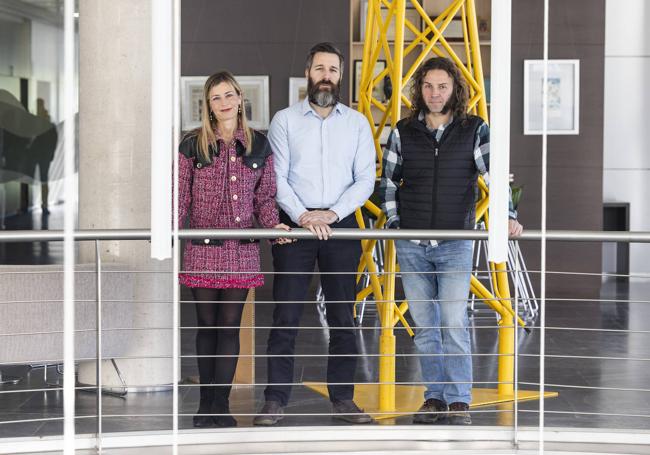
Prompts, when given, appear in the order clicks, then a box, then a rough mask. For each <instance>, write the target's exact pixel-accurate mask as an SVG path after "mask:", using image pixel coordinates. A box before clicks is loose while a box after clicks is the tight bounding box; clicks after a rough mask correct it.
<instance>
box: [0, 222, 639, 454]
mask: <svg viewBox="0 0 650 455" xmlns="http://www.w3.org/2000/svg"><path fill="white" fill-rule="evenodd" d="M277 237H288V238H295V239H312V238H314V236H313V234H311V233H310V232H309V231H307V230H305V229H294V230H292V231H290V232H287V231H283V230H275V229H212V230H182V231H179V238H180V239H203V238H214V239H248V238H254V239H274V238H277ZM149 238H150V231H149V230H144V229H143V230H81V231H76V232H75V233H74V240H75V241H93V242H95V257H96V262H95V270H94V273H95V274H96V276H97V288H96V300H95V301H96V303H97V313H96V324H97V328H96V343H97V348H96V350H97V356H96V358H87V359H77V361H79V360H92V361H97V371H96V374H97V381H98V382H97V385H96V386H79V387H76V389H77V390H96V391H97V414H96V415H95V414H93V415H83V416H76V418H79V419H89V418H96V419H97V421H98V427H97V434H96V438H97V439H101V438H102V437H103V430H102V423H101V422H102V418H118V417H129V416H131V417H137V416H142V417H146V416H149V417H152V416H158V417H172V418H173V419H175V420H177V419H178V418H179V417H184V416H190V415H192V414H187V413H182V412H174V413H158V414H111V415H106V414H103V410H102V384H101V377H102V376H101V373H102V371H101V364H102V360H104V359H102V354H101V353H102V349H101V348H102V332H106V331H118V330H158V329H160V330H196V329H198V327H195V326H191V325H190V326H181V325H179V326H178V327H158V328H155V327H154V328H152V327H141V328H140V327H117V328H102V319H101V316H102V302H103V301H102V295H101V292H102V280H101V277H102V274H106V273H111V272H112V271H107V270H102V261H101V254H100V248H99V242H100V241H109V240H117V241H119V240H129V241H130V240H144V241H146V240H149ZM332 238H333V239H350V240H352V239H383V240H393V239H437V240H450V239H472V240H485V239H487V232H485V231H433V230H431V231H423V230H406V229H404V230H381V229H335V230H334V232H333V234H332ZM63 240H64V234H63V231H3V232H0V243H6V242H42V241H63ZM518 240H521V241H537V240H542V241H577V242H643V243H650V232H611V231H608V232H601V231H547V232H541V231H534V230H529V231H527V232H525V233H524V234H523V235H522V236H520V237H518ZM151 272H156V273H171V272H160V271H151ZM509 272H512V271H509ZM541 272H544V273H565V274H578V275H593V274H589V273H580V272H549V271H541ZM541 272H540V271H533V270H529V273H533V274H535V273H541ZM6 273H11V272H6ZM84 273H93V271H87V272H84ZM596 275H598V274H596ZM649 278H650V277H649ZM513 299H514V300H516V299H517V296H516V295H515V296H514V297H513ZM554 301H573V302H577V303H584V302H586V301H592V302H598V303H622V302H624V303H650V300H638V299H637V300H633V299H607V300H601V299H573V298H568V299H565V298H559V299H554V298H544V299H543V300H542V302H541V303H542V306H543V305H544V304H545V303H547V302H554ZM191 302H193V301H181V303H191ZM2 303H6V302H0V304H2ZM160 303H166V302H160ZM256 303H267V304H272V303H273V301H259V302H256ZM515 308H516V306H515ZM496 327H497V326H496V325H483V326H477V327H474V328H473V329H474V330H476V329H494V328H496ZM215 328H216V329H219V328H226V327H215ZM241 328H250V329H255V330H269V329H271V328H272V327H269V326H251V327H244V326H242V327H241ZM298 328H299V329H300V330H323V327H322V326H318V325H315V326H301V327H296V329H298ZM327 329H328V330H336V329H338V328H337V327H328V328H327ZM357 329H358V330H359V331H368V330H370V331H372V330H377V329H379V328H378V327H358V328H357ZM531 329H532V330H533V332H541V335H539V336H544V335H543V334H544V331H546V330H549V331H558V332H560V331H575V332H594V333H596V332H608V333H624V334H632V333H634V334H648V333H650V331H646V330H625V329H615V328H611V329H609V328H588V327H561V326H543V327H535V326H533V327H531ZM81 331H94V330H93V329H80V330H77V331H76V332H81ZM35 333H63V332H62V331H49V332H34V333H28V332H25V333H11V334H0V337H2V338H4V337H7V336H17V335H32V334H35ZM515 336H519V335H518V331H516V330H515ZM518 346H519V343H515V348H516V349H517V348H518ZM246 356H247V355H246V354H243V355H241V357H246ZM248 356H249V357H250V356H251V355H248ZM331 356H332V355H330V354H297V355H295V357H297V358H300V357H311V358H318V357H322V358H329V357H331ZM359 356H362V357H365V358H367V359H372V358H377V357H380V356H381V354H369V353H362V354H359ZM419 356H420V354H417V353H398V354H395V357H403V358H411V357H412V358H417V357H419ZM471 356H472V357H473V358H481V357H491V356H498V354H496V353H492V354H489V353H488V354H486V353H472V354H471ZM154 357H155V358H169V359H174V358H175V356H154ZM154 357H146V358H154ZM196 357H198V356H197V355H179V356H178V357H176V359H178V360H180V359H187V358H196ZM252 357H257V358H266V357H269V355H268V354H263V355H257V354H253V355H252ZM515 357H517V358H521V359H538V360H539V359H540V355H539V354H534V353H520V352H516V353H515ZM119 358H120V357H116V359H119ZM122 358H125V359H126V358H135V357H129V356H124V357H122ZM544 359H569V360H571V359H573V360H578V359H581V360H591V361H632V362H639V363H645V362H648V361H650V359H649V358H645V357H643V356H636V357H634V356H632V357H630V356H626V355H619V356H597V355H562V354H545V355H544ZM58 360H60V359H49V360H43V361H42V363H47V362H57V361H58ZM39 363H41V362H39ZM9 364H10V363H0V368H2V366H3V365H4V366H7V365H9ZM11 364H18V363H15V362H13V363H11ZM366 383H367V384H379V383H378V382H372V381H369V382H366ZM496 383H497V382H495V381H476V382H474V383H473V384H475V385H490V384H496ZM395 384H396V385H404V386H408V385H423V384H425V383H424V382H422V381H419V382H414V381H395ZM515 384H520V385H526V386H532V387H536V386H540V385H541V384H540V383H539V382H535V381H519V380H515ZM124 385H125V386H128V384H124ZM199 385H200V384H180V385H179V387H186V388H192V387H198V386H199ZM254 385H255V386H265V385H267V384H266V383H261V382H256V383H255V384H254ZM291 385H296V384H295V383H291ZM545 386H547V387H551V388H558V389H574V390H585V391H589V390H598V391H619V392H632V393H647V392H650V390H649V389H645V388H635V387H591V386H584V385H582V386H581V385H576V384H562V383H557V384H556V383H548V384H545ZM47 390H62V389H61V388H45V389H27V390H0V396H2V395H5V394H10V393H27V392H34V391H47ZM511 412H513V411H512V410H508V409H496V410H474V409H473V410H472V413H477V414H480V413H511ZM514 412H515V414H516V413H517V412H522V413H535V412H539V411H536V410H535V409H518V404H517V400H516V398H515V408H514ZM544 412H546V413H549V414H563V413H566V414H570V413H572V414H576V415H583V416H591V415H593V416H598V415H600V416H610V417H630V418H632V417H633V418H641V419H648V422H649V423H648V428H649V429H650V415H645V414H639V413H632V414H626V413H623V412H622V413H591V412H581V411H572V412H569V411H567V412H564V411H557V410H544ZM374 414H375V415H379V414H380V413H374ZM392 414H394V415H406V414H413V412H412V411H408V412H407V411H395V412H394V413H392ZM233 415H235V416H254V415H256V414H254V413H249V412H248V413H247V412H237V413H233ZM291 415H293V416H319V415H323V416H326V415H330V414H328V413H300V412H295V413H292V414H291ZM61 419H62V417H48V418H39V419H21V420H14V421H2V422H0V426H1V425H3V424H7V423H27V422H37V421H50V420H52V421H56V420H61ZM514 428H515V432H514V435H513V437H512V439H513V440H514V441H516V442H517V443H519V442H522V441H523V440H526V437H524V439H523V440H522V439H521V438H520V437H519V435H518V433H517V432H518V431H519V432H520V433H519V434H522V433H521V431H523V430H521V429H518V428H517V421H516V419H515V422H514ZM618 439H619V442H620V443H624V442H625V441H623V439H622V438H618ZM637 440H638V439H636V440H635V441H637ZM649 440H650V439H649ZM1 444H2V441H1V440H0V451H1V448H2V446H1ZM98 446H100V444H98Z"/></svg>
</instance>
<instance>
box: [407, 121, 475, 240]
mask: <svg viewBox="0 0 650 455" xmlns="http://www.w3.org/2000/svg"><path fill="white" fill-rule="evenodd" d="M482 122H483V120H482V119H481V118H480V117H475V116H468V117H467V118H464V119H458V120H454V121H453V122H452V123H451V124H450V125H449V126H447V127H446V128H445V131H444V133H443V135H442V137H441V139H440V142H438V141H436V139H435V136H434V134H433V133H431V132H430V131H428V130H427V127H426V125H425V124H424V123H423V122H421V121H419V120H415V119H404V120H401V121H400V122H399V123H398V124H397V129H398V130H399V134H400V140H401V145H402V147H401V148H402V158H403V167H402V186H401V187H400V188H399V191H398V196H399V205H398V207H399V216H400V227H402V228H404V229H474V224H475V210H476V209H475V202H476V195H477V188H476V179H477V177H478V170H477V169H476V163H475V161H474V146H475V141H476V132H477V130H478V128H479V126H480V125H481V123H482Z"/></svg>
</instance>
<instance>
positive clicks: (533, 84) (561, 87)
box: [524, 60, 580, 135]
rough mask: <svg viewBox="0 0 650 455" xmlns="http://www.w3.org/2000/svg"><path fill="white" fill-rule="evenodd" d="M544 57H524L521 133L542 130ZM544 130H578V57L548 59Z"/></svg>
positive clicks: (571, 132) (551, 131)
mask: <svg viewBox="0 0 650 455" xmlns="http://www.w3.org/2000/svg"><path fill="white" fill-rule="evenodd" d="M543 80H544V61H543V60H524V134H526V135H539V134H542V118H543V116H542V101H543V97H544V93H543V92H544V90H543ZM547 87H548V89H547V91H548V97H547V99H548V102H547V133H548V134H558V135H559V134H579V132H580V125H579V123H580V60H549V61H548V79H547Z"/></svg>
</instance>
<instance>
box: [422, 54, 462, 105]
mask: <svg viewBox="0 0 650 455" xmlns="http://www.w3.org/2000/svg"><path fill="white" fill-rule="evenodd" d="M431 70H442V71H445V72H446V73H447V74H449V76H450V77H451V78H452V79H453V81H454V92H453V93H452V95H451V98H450V99H449V102H450V108H451V112H452V114H453V116H454V117H456V118H464V117H465V116H467V105H468V103H469V88H468V87H467V82H465V79H464V78H463V76H462V75H461V73H460V70H459V69H458V67H457V66H456V64H455V63H454V62H452V61H451V60H449V59H448V58H446V57H433V58H430V59H429V60H427V61H426V62H424V63H423V64H422V66H420V67H419V68H418V69H417V71H416V72H415V74H414V75H413V85H412V86H411V104H412V106H411V117H413V118H417V116H418V114H419V112H420V111H425V112H427V110H428V108H427V105H426V103H425V102H424V99H423V98H422V81H423V80H424V77H425V76H426V75H427V73H428V72H429V71H431Z"/></svg>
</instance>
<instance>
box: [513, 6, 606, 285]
mask: <svg viewBox="0 0 650 455" xmlns="http://www.w3.org/2000/svg"><path fill="white" fill-rule="evenodd" d="M512 8H513V30H512V93H511V94H512V125H511V126H512V133H511V138H510V139H511V155H510V163H511V172H513V173H514V174H515V181H516V183H517V184H520V185H521V184H523V185H524V186H525V188H524V193H523V200H522V202H521V204H522V205H521V207H520V210H519V213H520V219H521V221H522V223H523V224H524V225H525V227H528V228H532V229H539V228H540V223H541V178H542V170H541V162H542V153H541V150H542V139H541V136H524V135H523V77H524V69H523V68H524V59H541V58H542V56H543V54H542V52H543V50H542V41H543V2H541V1H539V0H517V1H515V2H512ZM604 47H605V0H551V2H550V8H549V58H552V59H579V60H580V134H579V135H577V136H549V140H548V192H547V197H548V199H547V204H548V205H547V227H548V229H585V230H600V229H602V212H603V209H602V205H603V204H602V200H603V199H602V194H603V98H604V66H605V59H604ZM522 245H523V247H524V252H525V256H526V260H527V263H528V264H527V265H528V267H529V268H530V269H535V270H539V264H540V254H539V244H538V243H535V244H533V243H530V242H526V243H525V244H523V243H522ZM547 253H548V254H547V269H548V270H553V271H580V272H595V273H600V272H601V245H600V244H599V243H575V242H574V243H558V242H549V243H548V252H547ZM548 287H549V291H551V292H554V293H557V294H566V293H571V294H573V295H574V296H575V295H577V294H594V293H597V292H598V290H599V288H600V278H599V277H595V278H594V277H590V278H587V277H575V276H574V277H560V276H557V275H549V276H548Z"/></svg>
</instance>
